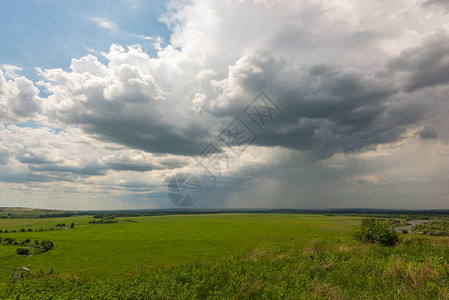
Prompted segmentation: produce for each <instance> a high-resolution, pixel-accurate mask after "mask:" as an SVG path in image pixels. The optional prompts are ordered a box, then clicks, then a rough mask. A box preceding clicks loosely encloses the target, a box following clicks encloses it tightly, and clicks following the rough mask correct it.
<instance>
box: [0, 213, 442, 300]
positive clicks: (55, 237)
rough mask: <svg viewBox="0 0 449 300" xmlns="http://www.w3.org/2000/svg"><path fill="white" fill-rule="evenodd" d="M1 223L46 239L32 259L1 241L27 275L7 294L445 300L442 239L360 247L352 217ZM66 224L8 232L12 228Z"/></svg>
mask: <svg viewBox="0 0 449 300" xmlns="http://www.w3.org/2000/svg"><path fill="white" fill-rule="evenodd" d="M118 219H119V222H118V223H113V224H89V222H91V221H93V220H95V219H94V218H93V217H92V216H74V217H68V218H53V219H0V229H2V230H3V231H4V230H5V229H6V230H8V231H11V230H16V232H12V233H11V232H8V233H4V232H2V233H0V237H3V238H5V237H11V238H15V239H16V240H22V239H26V238H29V239H30V240H31V241H33V240H35V239H37V240H50V241H52V242H53V243H54V245H55V246H54V248H53V249H51V250H50V251H47V252H45V253H41V254H37V255H33V256H29V257H28V256H21V255H18V254H16V252H15V251H16V248H17V246H15V245H1V246H0V257H1V263H0V265H1V266H5V267H21V266H24V267H27V268H29V269H30V270H31V276H30V277H29V278H26V279H25V280H23V281H22V282H21V283H19V284H13V285H11V284H9V281H8V278H9V276H10V275H9V274H7V273H5V274H0V276H3V277H0V298H14V299H35V298H41V299H55V298H71V299H73V298H75V299H84V298H92V299H93V298H95V299H114V298H116V299H136V298H150V299H154V298H155V299H190V298H208V299H210V298H212V299H234V298H237V299H238V298H254V297H256V298H265V299H281V298H288V299H292V298H294V299H297V298H308V299H309V298H316V299H319V298H328V299H353V298H369V299H371V298H372V299H374V298H375V299H377V298H383V299H387V298H388V299H391V298H403V299H410V298H415V299H423V298H444V299H446V298H449V288H448V287H449V265H448V264H447V262H448V261H449V251H448V245H449V239H447V238H445V237H429V236H419V235H415V234H403V235H401V238H402V241H401V242H400V243H399V244H398V245H397V246H395V247H383V246H380V245H375V244H361V243H357V242H355V241H353V239H352V238H351V235H350V232H351V230H352V229H353V228H354V226H356V225H358V224H359V223H360V221H361V219H362V217H360V216H338V215H337V216H325V215H315V214H311V215H307V214H216V215H172V216H151V217H127V218H118ZM71 222H74V223H75V227H74V229H70V228H69V229H60V230H53V231H32V232H17V231H20V229H22V228H24V229H28V228H31V229H33V230H35V229H40V228H43V229H47V228H56V225H57V224H58V223H65V224H66V225H67V227H68V225H69V224H70V223H71Z"/></svg>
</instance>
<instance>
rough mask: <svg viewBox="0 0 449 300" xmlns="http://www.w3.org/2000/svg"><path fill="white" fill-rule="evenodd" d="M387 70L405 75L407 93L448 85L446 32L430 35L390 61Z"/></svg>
mask: <svg viewBox="0 0 449 300" xmlns="http://www.w3.org/2000/svg"><path fill="white" fill-rule="evenodd" d="M389 68H390V70H391V71H394V72H402V73H403V74H404V75H405V78H406V82H405V86H404V89H405V91H407V92H413V91H415V90H418V89H422V88H426V87H433V86H436V85H441V84H447V83H449V34H448V33H447V32H446V31H439V32H437V33H434V34H432V35H431V36H429V37H427V38H426V40H425V41H424V42H423V44H422V45H421V46H419V47H416V48H412V49H409V50H406V51H404V52H403V53H402V54H401V55H400V56H399V57H398V58H397V59H394V60H392V61H391V62H390V63H389Z"/></svg>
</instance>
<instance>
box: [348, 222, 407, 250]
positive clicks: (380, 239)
mask: <svg viewBox="0 0 449 300" xmlns="http://www.w3.org/2000/svg"><path fill="white" fill-rule="evenodd" d="M351 235H352V237H353V238H354V239H355V240H356V241H359V242H362V243H372V244H375V243H378V244H381V245H384V246H394V245H396V244H397V243H398V242H399V235H398V234H397V232H395V231H394V230H393V229H391V228H389V227H388V224H387V223H385V222H382V221H378V220H375V219H372V218H370V219H364V220H363V221H362V224H361V225H360V226H357V227H356V228H354V230H353V231H352V232H351Z"/></svg>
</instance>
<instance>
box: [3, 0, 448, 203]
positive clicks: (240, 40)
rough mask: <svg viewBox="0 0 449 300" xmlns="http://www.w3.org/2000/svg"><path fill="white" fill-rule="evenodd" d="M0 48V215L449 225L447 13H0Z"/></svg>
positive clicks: (347, 5)
mask: <svg viewBox="0 0 449 300" xmlns="http://www.w3.org/2000/svg"><path fill="white" fill-rule="evenodd" d="M0 42H1V47H0V121H1V122H0V206H25V207H39V208H62V209H136V208H175V206H174V205H173V204H172V203H171V202H170V201H169V199H168V197H167V184H168V182H169V181H170V179H171V178H173V176H175V175H176V174H180V173H187V174H195V176H197V177H198V178H199V179H200V180H201V184H202V189H203V190H202V197H201V199H200V200H199V201H198V202H197V203H196V204H195V205H194V206H193V207H194V208H216V207H217V208H218V207H223V208H304V209H311V208H391V209H436V208H445V209H448V208H449V2H447V1H443V0H416V1H415V0H412V1H410V0H397V1H381V0H366V1H357V0H339V1H330V0H309V1H280V0H279V1H277V0H240V1H237V0H236V1H231V0H229V1H228V0H218V1H214V0H204V1H203V0H192V1H169V2H166V1H144V0H122V1H104V0H100V1H84V0H82V1H50V0H39V1H38V0H29V1H25V0H19V1H3V2H1V3H0ZM262 92H263V93H264V94H261V93H262ZM258 95H261V97H262V98H257V99H259V100H257V99H256V97H257V96H258ZM254 99H256V100H255V102H252V101H253V100H254ZM261 99H262V100H263V101H265V102H263V101H262V100H261ZM257 101H259V102H257ZM260 101H262V102H260ZM263 103H265V106H264V105H262V104H263ZM257 104H258V105H257ZM248 109H249V110H248ZM257 109H259V110H258V111H259V112H260V113H261V114H262V113H263V117H261V116H262V115H259V119H258V118H257V117H258V116H257V115H256V114H254V112H255V110H257ZM247 112H249V113H247ZM251 112H253V114H252V113H251ZM269 114H270V115H269ZM268 115H269V117H267V116H268ZM251 116H253V117H254V118H253V119H252V118H251ZM262 120H263V121H264V124H263V126H259V125H260V123H258V122H259V121H260V122H262ZM237 125H238V126H237ZM239 128H240V129H241V130H243V131H245V132H246V134H247V135H246V136H243V137H238V138H237V139H236V138H235V137H236V136H234V139H233V140H232V142H236V141H239V142H238V143H235V144H232V143H231V144H229V143H226V142H229V139H230V135H228V136H227V137H225V138H224V139H220V136H221V137H223V135H226V134H229V133H230V132H231V131H230V130H231V129H239ZM248 134H249V135H248ZM226 138H229V139H228V140H226ZM211 145H220V147H219V149H220V152H218V153H215V156H213V163H214V164H215V163H217V164H215V165H214V166H215V169H214V172H215V173H214V174H215V177H213V176H211V172H212V171H211V169H208V168H207V167H206V168H205V167H204V164H202V163H201V162H204V161H205V160H207V162H211V161H212V156H207V155H205V153H209V152H208V151H209V150H210V149H211ZM208 147H209V148H208ZM217 154H219V155H217ZM208 159H209V160H208ZM218 159H220V160H219V161H218ZM199 162H200V163H199ZM209 167H210V165H209ZM207 171H209V172H207ZM217 172H218V173H217Z"/></svg>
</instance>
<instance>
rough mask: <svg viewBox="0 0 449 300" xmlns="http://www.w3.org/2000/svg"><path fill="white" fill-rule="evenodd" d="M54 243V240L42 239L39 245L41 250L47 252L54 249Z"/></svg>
mask: <svg viewBox="0 0 449 300" xmlns="http://www.w3.org/2000/svg"><path fill="white" fill-rule="evenodd" d="M53 247H54V245H53V242H52V241H42V242H41V244H40V247H39V250H40V252H45V251H48V250H51V249H53Z"/></svg>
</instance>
